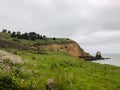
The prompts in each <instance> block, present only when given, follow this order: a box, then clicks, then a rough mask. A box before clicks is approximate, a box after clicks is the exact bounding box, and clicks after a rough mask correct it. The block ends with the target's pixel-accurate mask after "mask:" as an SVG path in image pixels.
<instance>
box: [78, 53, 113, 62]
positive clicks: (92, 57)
mask: <svg viewBox="0 0 120 90" xmlns="http://www.w3.org/2000/svg"><path fill="white" fill-rule="evenodd" d="M79 58H82V59H84V60H85V61H94V60H108V59H111V58H104V57H102V55H101V52H100V51H98V52H97V53H96V56H80V57H79Z"/></svg>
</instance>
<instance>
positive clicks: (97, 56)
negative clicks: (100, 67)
mask: <svg viewBox="0 0 120 90" xmlns="http://www.w3.org/2000/svg"><path fill="white" fill-rule="evenodd" d="M101 58H102V56H101V52H100V51H98V52H97V53H96V59H101Z"/></svg>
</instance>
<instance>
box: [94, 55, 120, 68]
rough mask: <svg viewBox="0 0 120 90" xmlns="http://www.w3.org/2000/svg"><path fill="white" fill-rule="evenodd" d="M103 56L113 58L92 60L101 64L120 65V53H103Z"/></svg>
mask: <svg viewBox="0 0 120 90" xmlns="http://www.w3.org/2000/svg"><path fill="white" fill-rule="evenodd" d="M102 57H104V58H111V59H108V60H96V61H92V62H95V63H101V64H110V65H114V66H119V67H120V54H104V55H102Z"/></svg>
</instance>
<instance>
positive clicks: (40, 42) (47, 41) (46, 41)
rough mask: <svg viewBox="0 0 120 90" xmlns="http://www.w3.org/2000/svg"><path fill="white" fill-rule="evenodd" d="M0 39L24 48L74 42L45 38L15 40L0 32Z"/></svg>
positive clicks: (65, 39) (64, 39)
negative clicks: (24, 46)
mask: <svg viewBox="0 0 120 90" xmlns="http://www.w3.org/2000/svg"><path fill="white" fill-rule="evenodd" d="M0 39H1V40H5V41H7V42H12V43H15V44H21V45H26V46H28V45H29V46H30V45H46V44H47V45H49V44H53V43H56V44H64V43H71V42H74V41H73V40H70V39H68V38H56V39H55V40H53V38H46V39H42V40H40V39H37V40H34V41H32V40H26V39H17V38H11V37H10V34H7V33H2V32H0Z"/></svg>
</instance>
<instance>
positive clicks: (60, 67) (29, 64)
mask: <svg viewBox="0 0 120 90" xmlns="http://www.w3.org/2000/svg"><path fill="white" fill-rule="evenodd" d="M0 37H1V38H0V40H3V41H6V42H7V44H8V42H10V43H11V44H14V47H16V46H15V45H18V46H17V47H16V48H14V47H13V48H11V47H12V46H7V47H1V49H3V50H6V51H8V52H11V53H13V54H15V55H19V56H20V57H22V61H23V63H12V62H11V60H10V59H5V60H3V62H2V63H1V62H0V72H1V73H0V90H46V81H47V79H48V78H53V79H54V80H55V82H56V89H55V90H120V67H116V66H112V65H101V64H97V63H92V62H86V61H84V60H82V59H79V58H74V57H72V56H69V55H67V54H65V53H62V52H44V53H41V51H38V50H36V51H35V50H31V49H26V50H24V49H19V48H20V47H24V44H26V45H27V43H29V44H33V43H37V42H39V43H40V40H38V41H37V40H36V41H31V40H24V39H16V38H10V34H6V33H0ZM14 39H15V40H19V42H20V43H19V44H20V46H19V44H18V41H15V40H14ZM62 40H63V39H62ZM53 41H54V40H53ZM55 41H56V40H55ZM60 41H61V40H60V39H59V42H60ZM66 41H67V40H66ZM48 42H49V41H48ZM5 44H6V43H5ZM9 45H10V44H9Z"/></svg>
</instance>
